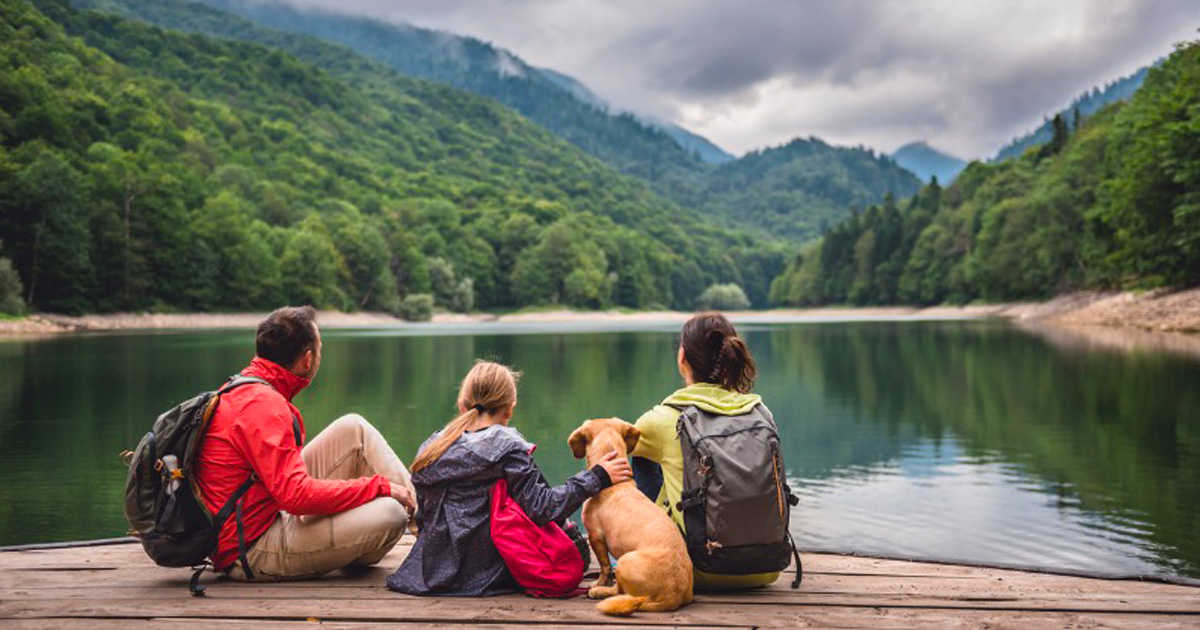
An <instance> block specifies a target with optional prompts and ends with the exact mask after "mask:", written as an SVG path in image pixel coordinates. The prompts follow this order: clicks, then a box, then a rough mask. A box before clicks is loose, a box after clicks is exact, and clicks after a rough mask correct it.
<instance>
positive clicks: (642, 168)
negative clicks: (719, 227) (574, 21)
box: [196, 0, 705, 196]
mask: <svg viewBox="0 0 1200 630" xmlns="http://www.w3.org/2000/svg"><path fill="white" fill-rule="evenodd" d="M196 1H197V2H200V3H202V4H206V5H208V6H211V7H213V8H216V9H220V10H222V11H228V12H230V13H233V14H235V15H240V16H242V17H244V18H247V19H249V20H251V21H254V22H257V23H258V24H260V25H262V26H266V27H268V28H275V29H280V30H283V31H289V32H293V33H301V34H306V35H312V36H315V37H318V38H321V39H325V40H326V41H330V42H332V43H336V44H340V45H343V46H346V47H348V48H350V49H352V50H355V51H357V52H358V53H360V54H362V55H365V56H367V57H369V58H372V59H375V60H377V61H381V62H383V63H386V64H388V65H390V66H392V67H393V68H395V69H397V70H399V71H401V72H403V73H405V74H409V75H412V76H415V77H419V78H423V79H429V80H432V81H438V82H441V83H445V84H447V85H451V86H453V87H457V88H459V89H463V90H467V91H469V92H474V93H476V94H481V95H483V96H487V97H490V98H493V99H495V100H497V101H499V102H500V103H501V104H504V105H506V106H508V107H510V108H512V109H514V110H516V111H517V112H519V113H520V114H521V115H523V116H525V117H526V118H529V119H530V120H532V121H533V122H534V123H536V124H538V125H540V126H542V127H544V128H546V129H549V130H550V131H552V132H554V133H555V134H557V135H559V136H560V137H562V138H565V139H566V140H567V141H568V142H570V143H572V144H574V145H575V146H577V147H579V148H581V149H583V150H584V151H587V152H588V153H591V154H592V155H594V156H596V157H598V158H600V159H601V160H603V161H605V162H607V163H608V164H610V165H612V166H614V167H615V168H617V169H618V170H620V171H621V172H623V173H626V174H630V175H635V176H637V177H640V178H642V179H644V180H646V181H648V182H650V183H651V185H653V186H654V187H655V189H656V190H658V191H659V192H660V193H663V194H666V195H668V196H672V195H673V193H674V192H675V191H676V190H678V189H679V188H680V187H683V186H686V185H687V184H686V183H685V182H684V181H683V180H687V179H689V178H691V177H693V176H695V175H696V174H697V173H700V172H702V171H703V170H704V167H705V163H704V162H703V161H702V160H701V158H700V156H699V155H697V154H696V153H695V152H693V151H692V150H691V149H689V148H685V147H684V146H682V145H681V144H680V142H679V141H677V140H676V139H675V138H674V137H673V136H672V135H671V134H669V133H668V132H667V131H666V130H664V129H662V128H660V127H658V126H654V125H651V124H647V122H646V121H644V120H642V119H641V118H639V117H637V116H635V115H633V114H629V113H623V112H612V111H610V109H609V108H608V106H607V104H605V103H604V102H603V101H601V100H600V99H598V98H596V97H595V95H594V94H592V93H591V92H590V90H588V89H587V88H586V87H585V86H583V85H582V84H581V83H579V82H578V81H577V80H575V79H574V78H572V77H568V76H566V75H564V74H562V73H558V72H553V71H551V72H547V71H545V70H542V69H540V68H535V67H533V66H531V65H529V64H527V63H526V62H525V61H523V60H522V59H520V58H519V57H517V56H516V55H513V54H512V53H511V52H509V51H507V50H504V49H501V48H497V47H495V46H493V45H491V44H489V43H487V42H484V41H482V40H479V39H476V38H474V37H469V36H461V35H456V34H451V33H446V32H442V31H435V30H431V29H425V28H421V27H417V26H412V25H406V24H392V23H385V22H381V21H378V20H373V19H370V18H361V17H353V16H348V15H344V14H340V13H334V12H329V11H324V10H318V9H311V10H310V9H297V8H295V7H292V6H290V5H287V4H283V3H279V2H240V1H238V0H196Z"/></svg>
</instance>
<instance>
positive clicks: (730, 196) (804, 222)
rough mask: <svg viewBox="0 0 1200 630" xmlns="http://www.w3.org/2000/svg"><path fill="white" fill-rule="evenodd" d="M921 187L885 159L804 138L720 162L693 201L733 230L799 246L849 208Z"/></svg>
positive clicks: (875, 154)
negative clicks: (768, 235) (771, 236)
mask: <svg viewBox="0 0 1200 630" xmlns="http://www.w3.org/2000/svg"><path fill="white" fill-rule="evenodd" d="M920 187H921V181H920V180H919V179H917V177H916V176H915V175H913V174H912V173H911V172H909V171H907V170H905V169H903V168H901V167H900V166H899V165H897V164H896V163H895V162H894V161H892V159H891V158H889V157H887V156H884V155H880V154H877V153H875V152H874V151H871V150H869V149H865V148H861V147H860V148H847V147H833V146H830V145H828V144H826V143H824V142H822V141H821V140H819V139H817V138H809V139H807V140H804V139H796V140H793V141H791V142H789V143H787V144H785V145H783V146H780V147H774V148H770V149H764V150H762V151H753V152H751V153H748V154H747V155H745V156H743V157H742V158H740V159H738V160H735V161H733V162H728V163H726V164H722V165H721V166H720V167H718V168H717V169H716V170H714V171H713V172H712V174H710V175H709V176H708V177H707V178H706V179H705V180H704V186H703V188H702V189H701V191H700V192H699V194H698V195H697V199H696V202H695V203H696V205H697V206H698V207H700V208H703V210H704V212H705V213H706V214H708V215H710V216H714V217H720V218H722V219H724V220H726V221H728V222H729V223H730V225H738V226H753V227H756V228H758V229H760V230H762V231H763V232H766V233H771V234H775V235H779V236H784V237H787V238H788V239H789V240H791V242H794V243H800V242H803V241H804V240H807V239H812V238H815V237H817V236H819V235H820V234H821V233H822V232H823V231H824V230H825V229H827V228H828V227H829V226H831V225H833V224H835V223H837V222H839V221H841V220H842V219H843V218H844V217H846V216H848V215H849V214H850V211H851V210H852V209H854V208H865V207H866V206H868V205H869V204H873V203H878V202H879V201H880V200H881V199H883V198H884V196H885V195H887V194H888V193H891V194H894V195H900V196H905V197H907V196H908V195H911V194H913V193H914V192H916V191H917V190H918V189H919V188H920Z"/></svg>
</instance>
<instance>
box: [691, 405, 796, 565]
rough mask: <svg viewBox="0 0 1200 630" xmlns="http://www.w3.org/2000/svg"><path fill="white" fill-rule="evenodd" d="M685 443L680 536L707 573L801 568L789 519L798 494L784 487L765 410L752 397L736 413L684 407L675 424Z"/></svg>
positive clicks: (772, 424)
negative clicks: (750, 405)
mask: <svg viewBox="0 0 1200 630" xmlns="http://www.w3.org/2000/svg"><path fill="white" fill-rule="evenodd" d="M675 430H676V432H677V434H678V435H679V443H680V445H681V446H682V447H683V495H682V497H681V500H680V502H679V503H678V504H677V505H676V506H675V507H676V509H678V510H679V511H680V512H681V513H682V514H683V523H684V540H685V541H686V542H687V549H688V555H689V556H691V558H692V564H693V565H694V566H695V567H696V568H697V569H699V570H701V571H704V572H706V573H718V574H724V575H747V574H751V573H771V572H775V571H782V570H783V569H785V568H787V566H788V564H789V563H790V562H791V560H792V558H793V557H795V559H796V579H795V580H793V581H792V588H798V587H799V586H800V580H801V579H802V578H803V576H804V569H803V567H802V566H801V564H800V554H799V552H797V551H796V546H795V543H794V541H792V537H791V533H790V532H789V531H788V521H789V518H790V515H791V508H792V506H794V505H796V504H797V503H798V502H799V501H798V499H797V498H796V497H795V495H793V494H792V490H791V488H789V487H788V484H787V478H786V476H785V471H786V468H784V465H783V453H782V452H781V451H780V448H779V430H778V428H777V427H776V426H775V420H774V419H773V418H772V417H771V412H770V411H768V410H767V408H766V407H765V406H763V405H761V404H760V405H756V406H755V407H754V409H752V410H750V412H749V413H746V414H743V415H740V416H723V415H717V414H713V413H709V412H706V411H703V410H701V409H699V408H697V407H685V408H683V409H682V412H681V413H680V414H679V420H678V422H677V423H676V425H675Z"/></svg>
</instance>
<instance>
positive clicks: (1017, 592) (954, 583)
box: [0, 537, 1200, 628]
mask: <svg viewBox="0 0 1200 630" xmlns="http://www.w3.org/2000/svg"><path fill="white" fill-rule="evenodd" d="M410 541H411V538H409V537H406V539H405V541H404V543H405V544H401V545H399V546H398V547H397V548H396V549H395V550H393V551H392V553H390V554H389V555H388V556H387V557H386V558H385V559H384V561H383V562H382V563H381V564H380V565H379V566H376V567H373V568H372V569H370V570H368V571H367V572H365V574H361V575H357V576H353V577H351V576H345V575H341V574H337V573H335V574H333V575H330V576H327V577H326V578H322V579H320V580H312V581H304V582H289V583H284V584H236V583H233V582H230V581H228V580H224V579H221V580H214V579H213V578H211V577H209V578H206V580H205V581H206V583H207V584H208V585H209V593H210V597H207V598H192V597H189V596H188V595H187V592H186V589H185V587H184V585H185V583H186V580H187V578H188V577H189V575H190V572H189V571H188V570H186V569H163V568H159V567H155V566H153V565H152V564H151V563H150V562H149V560H148V559H147V558H146V557H145V556H144V554H143V553H142V551H141V548H140V547H139V546H137V545H128V544H124V545H122V544H116V545H110V546H105V547H91V548H86V549H37V550H25V551H17V552H3V553H0V621H3V622H4V625H8V624H9V623H10V622H20V624H21V625H28V626H31V627H44V626H45V625H74V624H77V623H90V622H105V623H109V622H111V623H114V624H122V625H123V626H124V625H130V624H132V625H141V624H146V623H151V622H162V621H179V620H204V621H206V622H211V621H218V620H219V621H221V622H222V624H224V623H225V622H229V623H234V622H236V623H237V624H239V625H255V624H259V623H261V624H266V625H269V626H273V625H279V624H284V625H290V624H294V623H296V622H300V621H305V620H308V619H309V618H310V617H316V618H319V619H321V620H322V621H323V622H329V623H334V624H340V625H343V626H345V627H355V626H363V625H374V624H378V623H385V622H386V623H401V624H416V625H427V624H444V625H460V624H472V625H478V624H483V625H491V626H497V624H500V625H508V624H516V625H539V626H544V627H555V626H560V627H578V626H580V625H585V626H594V625H627V624H630V623H633V624H640V625H642V626H654V627H662V626H664V625H665V626H679V627H704V626H712V625H714V624H715V625H726V624H727V625H730V626H743V627H745V626H761V627H801V626H814V625H816V626H845V627H852V626H862V625H872V626H880V627H963V626H969V627H979V626H984V625H987V626H999V627H1021V628H1024V627H1062V626H1067V625H1086V626H1099V627H1108V626H1111V627H1135V626H1142V625H1145V624H1155V625H1163V626H1166V627H1170V626H1179V627H1200V589H1198V588H1195V587H1188V586H1174V585H1167V584H1159V583H1152V582H1137V581H1114V580H1096V579H1088V578H1081V577H1072V576H1059V575H1048V574H1036V573H1027V572H1019V571H1010V570H998V569H985V568H980V567H961V566H954V565H938V564H925V563H919V562H909V561H903V560H886V559H870V558H859V557H852V556H835V555H824V554H810V555H806V556H805V568H806V577H805V582H804V585H803V587H802V588H801V589H800V590H799V591H794V590H792V589H790V588H788V587H787V585H788V582H789V580H788V579H787V578H786V577H783V578H781V580H780V582H778V583H777V584H775V585H773V586H772V587H769V588H766V589H760V590H755V591H748V592H742V593H733V594H701V595H698V596H697V600H696V603H695V604H693V605H692V606H689V607H686V608H684V609H682V610H680V611H677V612H675V613H664V614H638V615H636V616H635V617H634V618H633V619H632V620H620V619H613V618H608V617H604V616H602V615H600V614H599V613H598V612H596V611H595V609H594V607H593V606H594V602H591V601H589V600H586V599H575V600H567V601H548V600H538V599H533V598H528V597H524V596H520V595H513V596H503V597H496V598H437V597H433V598H413V597H407V596H403V595H400V594H396V593H392V592H390V591H388V590H387V589H386V588H384V586H383V581H384V578H385V577H386V576H387V575H388V574H389V573H391V571H392V570H394V568H395V567H396V566H397V565H399V564H400V562H401V561H402V560H403V558H404V557H405V555H406V554H407V553H408V550H409V546H408V544H407V543H408V542H410ZM81 586H86V588H81Z"/></svg>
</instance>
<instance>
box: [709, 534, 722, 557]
mask: <svg viewBox="0 0 1200 630" xmlns="http://www.w3.org/2000/svg"><path fill="white" fill-rule="evenodd" d="M723 546H724V545H722V544H721V543H719V542H717V541H715V540H713V539H711V538H710V539H709V540H708V542H706V543H704V549H705V550H706V551H708V555H710V556H711V555H712V554H713V552H714V551H716V550H718V549H720V548H721V547H723Z"/></svg>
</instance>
